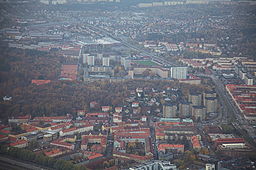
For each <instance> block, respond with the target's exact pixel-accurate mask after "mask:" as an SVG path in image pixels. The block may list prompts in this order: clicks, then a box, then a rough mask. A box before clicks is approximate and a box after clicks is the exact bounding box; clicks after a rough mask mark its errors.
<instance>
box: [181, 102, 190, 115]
mask: <svg viewBox="0 0 256 170" xmlns="http://www.w3.org/2000/svg"><path fill="white" fill-rule="evenodd" d="M190 116H191V112H190V103H189V102H188V101H182V102H180V104H179V117H182V118H184V117H190Z"/></svg>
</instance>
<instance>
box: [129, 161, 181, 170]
mask: <svg viewBox="0 0 256 170" xmlns="http://www.w3.org/2000/svg"><path fill="white" fill-rule="evenodd" d="M145 169H149V170H177V166H176V165H174V164H171V163H170V162H168V161H155V160H153V161H150V162H145V163H142V164H140V165H137V166H134V167H131V168H129V170H145Z"/></svg>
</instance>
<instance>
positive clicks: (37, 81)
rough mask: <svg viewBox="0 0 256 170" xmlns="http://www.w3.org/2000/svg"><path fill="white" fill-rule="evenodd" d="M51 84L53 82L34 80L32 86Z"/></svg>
mask: <svg viewBox="0 0 256 170" xmlns="http://www.w3.org/2000/svg"><path fill="white" fill-rule="evenodd" d="M50 82H51V80H32V81H31V83H32V84H36V85H42V84H47V83H50Z"/></svg>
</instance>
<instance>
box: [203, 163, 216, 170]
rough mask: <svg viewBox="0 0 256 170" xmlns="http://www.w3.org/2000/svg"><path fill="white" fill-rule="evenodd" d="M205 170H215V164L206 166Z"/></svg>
mask: <svg viewBox="0 0 256 170" xmlns="http://www.w3.org/2000/svg"><path fill="white" fill-rule="evenodd" d="M205 170H215V164H209V163H208V164H205Z"/></svg>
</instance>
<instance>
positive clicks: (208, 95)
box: [203, 90, 217, 105]
mask: <svg viewBox="0 0 256 170" xmlns="http://www.w3.org/2000/svg"><path fill="white" fill-rule="evenodd" d="M207 97H217V94H216V92H215V91H214V90H211V91H205V92H204V94H203V98H204V105H205V98H207Z"/></svg>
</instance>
